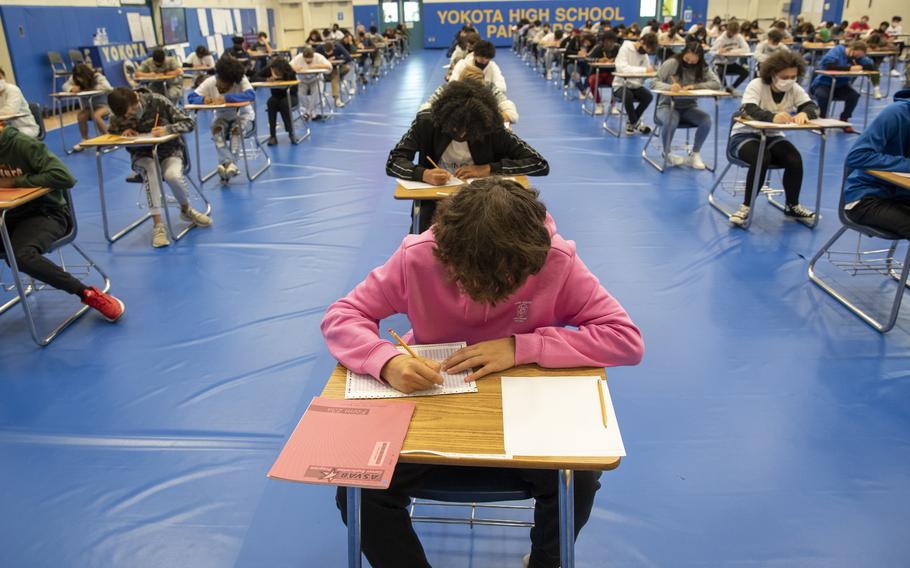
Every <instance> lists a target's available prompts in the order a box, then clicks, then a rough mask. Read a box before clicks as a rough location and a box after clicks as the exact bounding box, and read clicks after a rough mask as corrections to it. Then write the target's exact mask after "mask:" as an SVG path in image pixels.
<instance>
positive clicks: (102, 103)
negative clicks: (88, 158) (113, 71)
mask: <svg viewBox="0 0 910 568" xmlns="http://www.w3.org/2000/svg"><path fill="white" fill-rule="evenodd" d="M111 90H113V87H111V84H110V83H109V82H108V80H107V77H105V76H104V75H103V74H102V73H101V72H100V71H95V70H94V69H92V68H91V67H89V66H88V65H86V64H85V63H77V64H75V65H73V71H72V76H71V77H70V78H69V79H67V81H66V82H65V83H63V91H64V92H68V93H79V92H81V91H101V93H99V94H97V95H92V97H91V98H90V101H83V103H84V106H83V108H82V109H81V110H80V111H79V113H78V114H77V115H76V120H77V121H78V123H79V135H80V136H81V137H82V139H83V140H88V121H89V120H91V121H93V122H94V123H95V128H96V129H97V130H98V134H99V135H100V134H107V123H106V122H104V119H105V118H106V117H107V115H108V114H110V112H111V111H110V109H109V108H107V94H108V93H110V92H111ZM73 151H74V152H81V151H82V145H81V144H76V145H75V146H73Z"/></svg>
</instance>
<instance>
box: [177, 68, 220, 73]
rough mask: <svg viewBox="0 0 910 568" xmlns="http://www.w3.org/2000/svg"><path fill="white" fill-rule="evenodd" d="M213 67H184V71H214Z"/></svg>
mask: <svg viewBox="0 0 910 568" xmlns="http://www.w3.org/2000/svg"><path fill="white" fill-rule="evenodd" d="M214 70H215V68H214V67H184V68H183V72H184V73H205V72H206V71H214Z"/></svg>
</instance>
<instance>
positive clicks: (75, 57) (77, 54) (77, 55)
mask: <svg viewBox="0 0 910 568" xmlns="http://www.w3.org/2000/svg"><path fill="white" fill-rule="evenodd" d="M67 53H68V54H69V57H70V63H72V64H73V65H76V64H77V63H85V56H84V55H82V52H81V51H79V50H78V49H71V50H69V51H68V52H67Z"/></svg>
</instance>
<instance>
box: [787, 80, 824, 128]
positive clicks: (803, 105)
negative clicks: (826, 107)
mask: <svg viewBox="0 0 910 568" xmlns="http://www.w3.org/2000/svg"><path fill="white" fill-rule="evenodd" d="M792 88H793V89H798V90H797V92H796V112H797V114H799V113H801V112H802V113H805V114H806V117H807V118H808V119H809V120H812V119H815V118H818V105H816V104H815V101H813V100H812V97H810V96H809V94H808V93H807V92H806V91H805V90H803V88H802V86H800V85H793V87H792Z"/></svg>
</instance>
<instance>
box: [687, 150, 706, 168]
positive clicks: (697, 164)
mask: <svg viewBox="0 0 910 568" xmlns="http://www.w3.org/2000/svg"><path fill="white" fill-rule="evenodd" d="M689 165H690V166H692V169H694V170H703V169H705V168H706V167H707V166H705V163H704V162H703V161H702V159H701V154H699V153H698V152H692V153H691V154H689Z"/></svg>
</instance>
